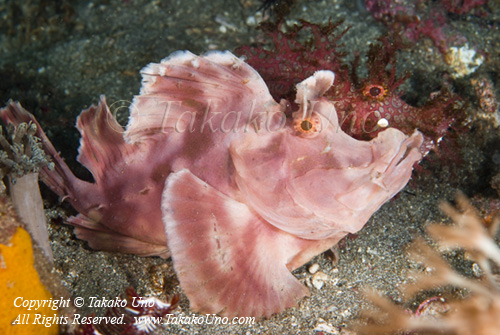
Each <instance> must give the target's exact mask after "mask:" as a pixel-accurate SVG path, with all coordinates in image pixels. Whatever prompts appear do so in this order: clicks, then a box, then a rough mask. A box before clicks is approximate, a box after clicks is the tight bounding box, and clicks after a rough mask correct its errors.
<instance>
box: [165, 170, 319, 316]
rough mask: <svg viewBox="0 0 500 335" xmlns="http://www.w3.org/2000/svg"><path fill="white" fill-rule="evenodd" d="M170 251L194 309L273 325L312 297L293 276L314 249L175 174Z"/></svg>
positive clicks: (169, 198)
mask: <svg viewBox="0 0 500 335" xmlns="http://www.w3.org/2000/svg"><path fill="white" fill-rule="evenodd" d="M162 211H163V222H164V224H165V229H166V234H167V241H168V247H169V249H170V251H171V254H172V259H173V262H174V267H175V270H176V273H177V276H178V278H179V280H180V283H181V287H182V288H183V290H184V291H185V293H186V295H187V296H188V298H189V300H190V303H191V309H193V310H195V311H199V312H202V313H217V314H221V315H227V316H235V315H239V316H255V317H261V316H266V317H269V316H271V315H272V314H274V313H278V312H281V311H282V310H284V309H285V308H288V307H291V306H295V305H296V301H297V300H298V299H300V298H302V297H304V296H306V295H309V292H308V290H307V288H306V287H305V286H303V285H302V284H301V283H299V281H298V280H297V279H296V278H295V277H294V276H293V275H292V274H291V273H290V271H289V267H290V266H294V267H295V266H296V265H297V261H299V260H300V262H302V261H303V256H304V253H303V252H306V253H307V254H309V253H310V252H311V251H312V250H313V249H314V252H316V251H317V250H316V247H315V246H317V245H318V244H317V241H307V240H304V239H300V238H297V237H295V236H293V235H290V234H288V233H286V232H283V231H281V230H279V229H277V228H275V227H273V226H272V225H270V224H268V223H267V222H265V221H264V220H263V219H262V218H260V217H259V216H258V215H257V214H255V213H254V212H253V211H252V210H251V209H249V208H248V207H247V206H246V205H245V204H243V203H240V202H238V201H236V200H234V199H231V198H229V197H227V196H226V195H224V194H222V193H221V192H219V191H218V190H216V189H215V188H213V187H212V186H210V185H208V184H206V183H204V182H203V181H202V180H200V179H198V178H197V177H196V176H194V175H193V174H192V173H191V172H190V171H188V170H181V171H179V172H176V173H172V174H171V175H170V176H169V177H168V179H167V181H166V186H165V190H164V193H163V199H162Z"/></svg>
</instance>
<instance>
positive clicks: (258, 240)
mask: <svg viewBox="0 0 500 335" xmlns="http://www.w3.org/2000/svg"><path fill="white" fill-rule="evenodd" d="M142 75H143V83H142V88H141V92H140V94H139V95H138V96H136V97H135V98H134V101H133V103H132V105H131V107H130V112H131V114H130V120H129V123H128V125H127V127H126V129H125V130H123V129H122V128H121V127H120V126H119V125H118V123H117V122H116V120H115V118H114V117H113V115H112V113H111V111H110V110H109V108H108V107H107V105H106V101H105V99H104V98H103V97H102V98H101V100H100V102H99V104H98V105H97V106H92V107H90V108H89V109H87V110H85V111H83V112H82V114H81V115H80V116H79V118H78V121H77V128H78V130H79V131H80V133H81V135H82V139H81V145H80V149H79V156H78V161H79V162H80V163H81V164H83V165H84V166H85V167H86V168H87V169H89V170H90V172H91V173H92V175H93V177H94V182H86V181H82V180H80V179H78V178H76V177H75V176H74V175H73V174H72V173H71V171H70V170H69V168H68V167H67V166H66V164H65V163H64V161H63V160H62V159H61V157H60V156H59V155H58V154H57V151H56V150H55V148H54V147H53V146H52V144H51V143H50V141H49V140H48V138H47V137H46V135H45V134H44V133H43V131H42V130H41V128H40V127H39V125H38V124H37V125H38V133H37V135H38V136H39V137H40V138H41V140H42V144H43V146H44V149H45V150H46V152H47V153H48V154H49V155H51V156H52V158H53V160H54V163H55V166H56V168H55V170H54V171H50V170H48V169H44V170H42V171H41V177H42V180H43V181H44V182H45V183H46V184H47V185H48V186H49V187H50V188H52V190H54V191H55V192H56V193H58V194H59V195H60V196H62V197H64V198H65V199H67V200H69V201H70V202H71V204H72V205H73V207H75V209H76V210H77V211H78V212H79V214H78V215H77V216H75V217H71V218H70V219H69V223H70V224H72V225H74V226H75V227H76V229H75V231H76V234H77V236H78V237H79V238H81V239H84V240H86V241H88V242H89V244H90V246H91V247H93V248H95V249H101V250H110V251H120V252H128V253H136V254H139V255H144V256H146V255H159V256H162V257H169V256H171V257H172V259H173V263H174V267H175V270H176V273H177V275H178V277H179V280H180V284H181V287H182V288H183V290H184V291H185V293H186V295H187V296H188V298H189V300H190V304H191V308H192V309H193V310H196V311H200V312H202V313H218V314H221V315H228V316H234V315H240V316H256V317H261V316H266V317H269V316H270V315H272V314H273V313H278V312H281V311H282V310H283V309H285V308H287V307H291V306H294V305H296V301H297V300H298V299H300V298H301V297H303V296H305V295H308V290H307V289H306V288H305V287H304V286H303V285H302V284H301V283H300V282H299V281H298V280H297V279H296V278H295V277H294V276H293V275H292V274H291V273H290V271H292V270H294V269H296V268H297V267H299V266H301V265H303V264H304V263H306V262H307V261H309V260H310V259H311V258H312V257H314V256H315V255H317V254H319V253H321V252H323V251H325V250H327V249H328V248H330V247H332V246H333V245H335V244H336V243H337V242H338V241H339V240H340V239H341V238H342V237H344V236H345V235H346V234H347V233H354V232H356V231H358V230H359V229H361V228H362V227H363V225H364V224H365V223H366V221H367V220H368V219H369V218H370V216H371V215H372V214H373V213H374V212H375V211H376V210H377V209H378V208H379V207H380V206H381V205H382V204H383V203H384V202H386V201H387V200H388V199H390V198H392V197H393V196H394V195H395V194H396V193H398V192H399V191H400V190H401V189H402V188H403V187H404V186H405V185H406V183H407V182H408V180H409V179H410V177H411V171H412V166H413V165H414V163H415V162H417V161H419V160H420V158H421V155H420V153H419V147H420V145H421V144H422V135H421V134H420V133H419V132H418V131H416V132H415V133H414V134H413V135H411V136H406V135H404V134H403V133H402V132H400V131H398V130H396V129H391V128H390V129H387V130H385V131H383V132H381V133H380V134H379V135H378V136H377V137H376V138H374V139H373V140H371V141H358V140H356V139H353V138H352V137H350V136H348V135H347V134H345V133H344V132H343V131H342V130H341V128H340V127H339V123H338V116H337V111H336V110H335V105H334V103H332V102H331V101H329V100H328V99H326V98H324V97H323V95H324V94H325V92H326V91H327V90H328V89H330V87H331V86H332V85H333V82H334V73H333V72H331V71H317V72H316V73H315V74H314V75H313V76H311V77H310V78H307V79H306V80H304V81H303V82H301V83H300V84H298V85H297V95H296V100H295V105H296V106H297V108H296V110H295V111H294V112H293V113H292V115H291V117H290V114H289V107H288V106H289V104H287V103H286V102H284V101H282V102H280V103H277V102H276V101H274V100H273V98H272V97H271V95H270V93H269V91H268V89H267V86H266V84H265V83H264V81H263V80H262V78H261V77H260V76H259V74H258V73H257V72H256V71H255V70H253V69H252V68H251V67H250V66H249V65H248V64H246V63H245V62H244V61H243V60H241V59H239V58H237V57H236V56H234V55H233V54H231V53H230V52H212V53H208V54H206V55H203V56H196V55H193V54H191V53H189V52H177V53H174V54H173V55H171V56H169V57H168V58H166V59H164V60H163V61H162V62H161V63H158V64H150V65H148V66H147V67H145V68H144V69H143V70H142ZM1 117H2V119H3V120H4V122H7V123H9V122H12V123H20V122H26V121H32V122H36V120H34V118H33V116H32V115H31V114H29V113H27V112H26V111H24V110H23V109H22V107H21V106H20V105H18V104H15V103H11V104H10V105H9V106H7V107H6V108H5V109H3V110H2V112H1Z"/></svg>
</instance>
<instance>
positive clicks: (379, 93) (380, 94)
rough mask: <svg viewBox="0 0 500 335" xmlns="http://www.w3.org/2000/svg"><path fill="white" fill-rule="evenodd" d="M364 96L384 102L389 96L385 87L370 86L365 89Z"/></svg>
mask: <svg viewBox="0 0 500 335" xmlns="http://www.w3.org/2000/svg"><path fill="white" fill-rule="evenodd" d="M363 95H364V96H365V97H367V98H370V99H375V100H382V99H384V98H385V96H386V95H387V88H386V87H385V86H384V85H379V84H369V85H366V86H365V88H363Z"/></svg>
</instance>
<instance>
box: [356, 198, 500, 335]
mask: <svg viewBox="0 0 500 335" xmlns="http://www.w3.org/2000/svg"><path fill="white" fill-rule="evenodd" d="M457 204H458V207H459V209H461V211H458V210H457V209H455V208H454V207H452V206H451V205H450V204H443V205H442V206H441V209H442V210H443V212H444V213H446V214H447V215H448V216H449V217H450V218H451V219H452V220H453V221H454V223H455V225H454V226H444V225H439V224H433V225H430V226H429V227H428V229H427V231H428V232H429V234H430V236H431V237H432V238H433V239H434V240H436V241H437V243H438V245H439V246H440V247H442V248H446V249H450V248H451V249H457V248H460V249H465V251H466V254H467V255H468V257H469V258H470V259H471V260H473V261H474V262H475V263H476V264H477V265H478V266H479V267H480V268H481V270H482V273H483V275H482V278H481V281H475V280H472V279H469V278H466V277H464V276H462V275H460V274H458V273H457V272H456V271H454V270H453V269H452V268H451V266H450V265H448V264H447V263H446V262H445V261H444V260H443V259H442V258H441V257H440V256H439V255H438V254H437V252H436V251H434V250H433V249H432V248H431V247H430V246H429V245H427V244H426V243H425V242H424V241H423V240H422V239H417V240H416V241H415V242H414V243H413V244H412V245H411V256H412V258H413V259H415V260H416V261H419V262H423V263H425V264H426V265H427V267H428V269H432V270H431V271H427V272H430V273H431V275H430V276H429V275H424V274H421V273H419V274H417V275H416V281H415V283H414V284H411V285H409V286H407V287H406V289H405V295H407V296H413V295H414V294H415V293H417V292H418V291H421V290H425V289H430V288H435V287H438V286H444V285H451V286H454V287H460V288H465V289H467V291H469V292H470V294H469V295H468V296H467V297H466V298H464V299H458V300H455V301H450V302H447V303H446V304H447V308H446V313H442V314H440V315H438V316H437V317H436V316H434V317H433V318H429V317H424V316H421V315H413V316H412V315H410V314H408V313H407V312H406V311H404V310H403V309H401V308H399V307H398V306H396V305H394V304H393V303H392V302H391V301H390V300H388V299H386V298H383V297H381V296H379V295H378V294H376V293H374V292H369V293H368V294H367V295H368V299H369V300H371V301H372V302H373V303H374V304H375V305H376V306H377V307H378V308H379V309H380V311H378V312H374V313H368V312H364V315H365V317H367V318H368V319H369V320H371V321H369V322H368V323H369V324H368V325H367V326H361V327H360V328H359V333H360V334H396V333H401V331H410V332H411V334H416V333H418V334H421V333H423V334H453V335H471V334H477V335H490V334H496V333H497V332H498V329H500V318H499V316H500V285H499V283H498V274H497V273H495V271H498V269H499V268H500V248H499V246H498V245H497V243H496V242H495V240H494V236H495V233H496V231H497V229H498V227H499V225H500V220H499V219H496V220H494V221H493V223H492V224H491V225H490V226H489V227H488V228H486V227H485V222H484V221H483V220H482V219H481V218H480V217H479V216H478V214H477V212H476V210H475V209H474V208H473V207H472V206H471V205H470V203H469V202H468V200H467V199H466V198H465V196H463V195H460V196H459V197H457ZM389 315H390V318H389V317H388V316H389ZM375 320H376V321H375Z"/></svg>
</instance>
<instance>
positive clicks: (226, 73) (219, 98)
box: [125, 51, 279, 143]
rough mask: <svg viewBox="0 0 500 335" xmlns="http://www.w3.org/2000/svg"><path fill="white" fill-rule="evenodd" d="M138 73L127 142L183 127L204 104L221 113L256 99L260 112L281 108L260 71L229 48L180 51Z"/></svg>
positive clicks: (248, 105) (203, 110) (246, 108)
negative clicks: (139, 83) (138, 86)
mask: <svg viewBox="0 0 500 335" xmlns="http://www.w3.org/2000/svg"><path fill="white" fill-rule="evenodd" d="M141 73H142V77H143V79H142V87H141V92H140V95H138V96H136V97H135V98H134V100H133V102H132V105H131V106H130V119H129V123H128V125H127V130H126V132H125V140H126V141H127V142H130V143H134V142H136V141H141V140H145V139H147V138H150V137H154V136H156V135H157V134H158V133H171V132H174V131H176V130H177V131H178V129H177V128H181V129H182V130H185V129H186V128H187V127H189V122H190V120H191V118H192V117H193V116H194V115H196V117H197V118H199V119H201V118H202V115H203V113H206V111H207V109H210V111H212V112H216V113H220V114H221V115H224V114H225V113H229V112H231V111H236V112H241V113H243V114H244V113H249V112H250V109H251V108H252V106H251V105H252V102H253V104H255V103H256V102H258V104H259V107H257V108H258V109H259V111H262V110H263V108H271V107H272V108H278V110H279V107H278V106H279V105H278V104H277V103H276V102H275V101H274V100H273V99H272V97H271V95H270V93H269V90H268V88H267V86H266V84H265V83H264V81H263V80H262V78H261V77H260V75H259V74H258V73H257V72H256V71H255V70H254V69H253V68H252V67H250V66H249V65H248V64H246V63H245V62H244V61H243V60H242V59H240V58H238V57H236V56H235V55H233V54H232V53H230V52H229V51H226V52H210V53H207V54H205V55H203V56H196V55H194V54H192V53H190V52H188V51H179V52H175V53H173V54H172V55H170V56H169V57H167V58H165V59H164V60H162V61H161V63H159V64H158V63H152V64H149V65H148V66H146V67H145V68H144V69H142V71H141ZM242 102H244V103H242ZM242 108H244V110H242ZM176 127H177V128H176Z"/></svg>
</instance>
